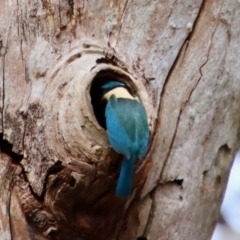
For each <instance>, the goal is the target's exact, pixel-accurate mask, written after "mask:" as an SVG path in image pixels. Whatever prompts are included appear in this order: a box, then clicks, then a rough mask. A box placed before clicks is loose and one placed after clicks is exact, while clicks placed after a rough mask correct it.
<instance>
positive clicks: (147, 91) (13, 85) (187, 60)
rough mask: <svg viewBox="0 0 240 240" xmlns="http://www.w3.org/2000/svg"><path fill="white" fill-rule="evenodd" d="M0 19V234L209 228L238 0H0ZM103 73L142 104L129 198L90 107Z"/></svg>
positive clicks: (231, 136) (234, 73)
mask: <svg viewBox="0 0 240 240" xmlns="http://www.w3.org/2000/svg"><path fill="white" fill-rule="evenodd" d="M0 22H1V24H0V76H1V82H2V83H1V85H0V93H1V102H0V107H1V115H0V117H1V123H2V124H1V125H0V130H1V133H2V134H1V155H0V191H1V195H0V204H1V209H0V220H1V221H0V223H1V224H0V236H1V237H0V238H1V239H23V240H27V239H34V240H35V239H63V240H65V239H83V240H85V239H87V240H89V239H106V240H110V239H112V240H113V239H120V240H122V239H123V240H128V239H129V240H132V239H147V240H156V239H169V240H171V239H178V240H181V239H182V240H188V239H189V240H190V239H198V240H201V239H202V240H206V239H209V238H210V237H211V234H212V232H213V229H214V226H215V224H216V221H217V219H218V215H219V208H220V204H221V201H222V197H223V193H224V189H225V187H226V182H227V177H228V172H229V168H230V166H231V162H232V160H233V157H234V155H235V152H236V150H237V148H238V147H239V138H240V111H239V106H240V83H239V76H238V75H239V74H238V72H239V69H240V60H239V56H240V41H239V38H240V28H239V23H240V4H239V2H238V1H237V0H205V1H201V0H191V1H184V0H179V1H150V0H149V1H147V0H135V1H128V0H126V1H84V0H81V1H80V0H79V1H74V0H72V1H46V0H42V1H39V0H35V1H26V0H23V1H3V0H2V1H1V8H0ZM106 78H120V79H121V80H122V81H125V82H126V83H127V84H128V86H129V88H131V90H132V92H133V93H134V95H136V96H138V97H139V98H140V99H141V101H142V103H143V104H144V106H145V107H146V110H147V114H148V120H149V129H150V133H151V140H150V143H149V149H148V153H147V155H146V157H145V158H144V159H140V160H139V161H138V163H137V165H136V168H135V175H134V184H133V193H132V196H131V198H129V199H122V198H119V197H117V196H116V195H115V192H114V191H115V187H116V182H117V178H118V174H119V167H120V163H121V160H120V159H121V156H118V155H117V154H116V153H115V152H114V151H113V150H112V149H111V147H110V145H109V143H108V140H107V134H106V131H105V129H104V128H103V127H102V126H100V122H99V121H98V120H97V119H96V117H97V116H95V115H94V111H93V106H92V104H94V100H93V98H94V96H93V95H92V92H94V87H93V86H96V89H97V87H99V84H100V83H101V81H102V79H106ZM92 83H94V84H95V85H94V84H93V85H92ZM140 237H142V238H140Z"/></svg>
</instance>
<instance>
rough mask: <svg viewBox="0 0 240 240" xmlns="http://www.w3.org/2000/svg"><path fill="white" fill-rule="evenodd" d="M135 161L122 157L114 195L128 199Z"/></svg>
mask: <svg viewBox="0 0 240 240" xmlns="http://www.w3.org/2000/svg"><path fill="white" fill-rule="evenodd" d="M134 162H135V159H132V158H131V159H126V158H125V157H123V160H122V166H121V171H120V175H119V178H118V183H117V188H116V195H117V196H119V197H125V198H127V197H129V196H130V195H131V190H132V179H133V172H134Z"/></svg>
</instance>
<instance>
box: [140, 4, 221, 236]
mask: <svg viewBox="0 0 240 240" xmlns="http://www.w3.org/2000/svg"><path fill="white" fill-rule="evenodd" d="M205 4H206V2H205V1H203V2H202V4H201V6H200V8H199V11H198V15H197V17H196V19H195V21H194V23H193V27H192V31H191V32H190V33H189V36H188V37H187V38H186V40H185V41H184V42H183V44H182V46H181V48H180V50H179V53H178V55H177V56H176V59H175V61H174V62H173V64H172V66H171V68H170V70H169V73H168V75H167V77H166V80H165V82H164V85H163V88H162V92H161V94H160V104H159V108H158V111H157V112H158V113H159V114H158V115H160V113H161V109H162V105H163V104H162V99H163V98H164V95H165V92H166V89H167V84H168V82H169V79H170V78H171V75H172V72H173V71H174V69H175V66H176V65H177V63H178V60H179V59H180V57H181V54H182V51H184V53H183V54H184V55H185V52H186V50H187V48H188V44H189V42H190V41H191V39H192V37H193V34H194V32H195V29H196V25H197V23H198V21H199V19H200V16H201V14H202V12H203V9H204V6H205ZM216 29H217V27H216ZM216 29H215V31H214V33H215V32H216ZM214 33H213V34H212V37H211V43H210V46H209V49H208V53H207V60H206V61H205V62H204V63H203V64H202V65H201V67H200V70H199V71H200V74H201V76H200V78H199V79H198V81H197V84H196V85H195V86H194V88H193V90H194V89H195V88H196V87H197V85H198V83H199V82H200V80H201V77H202V68H203V67H204V66H205V65H206V64H207V62H208V58H209V52H210V50H211V47H212V39H213V36H214ZM184 55H183V57H184ZM193 90H192V91H191V92H190V94H189V97H188V100H187V101H186V102H185V104H184V106H183V107H181V109H180V112H179V115H178V118H177V122H176V127H175V130H174V134H173V137H172V141H171V144H170V147H169V151H168V153H167V156H166V158H165V160H164V163H163V166H162V169H161V172H160V175H159V178H158V181H157V182H159V181H160V180H161V178H162V175H163V172H164V170H165V167H166V164H167V160H168V157H169V155H170V152H171V149H172V146H173V144H174V141H175V138H176V135H177V130H178V126H179V122H180V118H181V115H182V112H183V109H184V108H185V107H186V104H187V102H188V101H189V99H190V97H191V95H192V92H193ZM160 125H161V120H160V118H158V120H157V122H156V124H155V130H154V131H153V132H154V135H153V139H155V135H156V134H157V132H156V129H159V126H160ZM157 186H158V185H155V186H154V187H153V189H152V190H151V191H150V192H149V196H150V198H151V199H152V206H151V210H150V213H149V219H150V220H148V221H147V224H146V226H145V229H144V234H143V236H145V235H146V233H147V230H148V229H149V228H150V226H151V225H152V221H153V217H152V216H153V213H154V212H155V208H156V200H155V191H156V189H157Z"/></svg>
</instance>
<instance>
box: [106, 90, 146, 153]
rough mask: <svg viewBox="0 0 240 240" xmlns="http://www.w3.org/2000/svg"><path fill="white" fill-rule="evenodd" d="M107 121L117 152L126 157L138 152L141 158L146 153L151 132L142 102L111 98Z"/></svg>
mask: <svg viewBox="0 0 240 240" xmlns="http://www.w3.org/2000/svg"><path fill="white" fill-rule="evenodd" d="M106 120H107V129H108V137H109V141H110V143H111V145H112V147H113V148H114V150H115V151H117V152H119V153H122V154H123V155H125V156H131V155H132V154H133V152H136V151H137V152H138V154H137V155H138V156H140V157H142V156H143V155H144V154H145V153H146V150H147V145H148V139H149V131H148V123H147V114H146V111H145V108H144V107H143V105H142V104H141V103H140V102H138V101H137V100H132V99H126V98H118V99H117V98H116V97H115V96H114V95H113V96H111V98H110V99H109V101H108V104H107V107H106ZM133 148H135V149H133Z"/></svg>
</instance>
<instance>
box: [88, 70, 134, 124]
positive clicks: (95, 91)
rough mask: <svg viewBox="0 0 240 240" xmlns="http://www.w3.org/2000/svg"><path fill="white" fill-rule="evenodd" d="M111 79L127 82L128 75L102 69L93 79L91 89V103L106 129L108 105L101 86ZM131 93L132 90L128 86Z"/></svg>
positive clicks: (97, 117)
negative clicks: (103, 99) (103, 98)
mask: <svg viewBox="0 0 240 240" xmlns="http://www.w3.org/2000/svg"><path fill="white" fill-rule="evenodd" d="M110 81H120V82H124V83H126V76H123V75H120V74H118V73H116V72H114V71H109V70H104V71H100V72H99V73H98V74H97V75H96V76H95V77H94V78H93V81H92V86H91V89H90V96H91V103H92V107H93V111H94V114H95V117H96V119H97V121H98V123H99V125H100V126H101V127H103V128H104V129H106V119H105V108H106V105H107V102H106V101H102V97H103V93H102V91H101V87H102V86H103V85H104V84H105V83H107V82H110ZM127 88H128V90H129V91H130V93H132V90H131V89H130V88H129V87H128V86H127Z"/></svg>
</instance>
